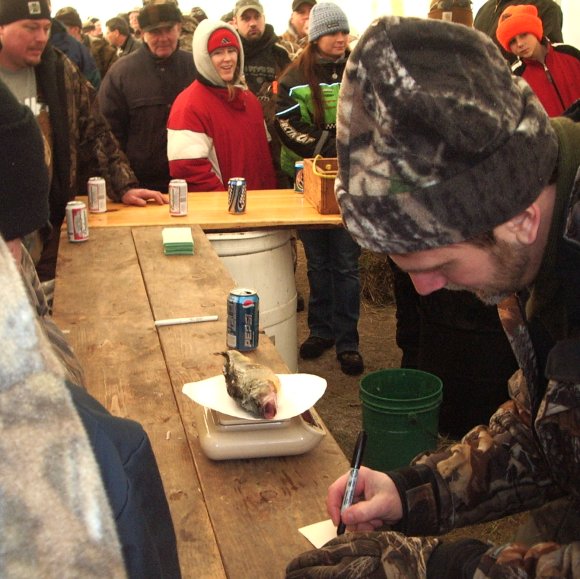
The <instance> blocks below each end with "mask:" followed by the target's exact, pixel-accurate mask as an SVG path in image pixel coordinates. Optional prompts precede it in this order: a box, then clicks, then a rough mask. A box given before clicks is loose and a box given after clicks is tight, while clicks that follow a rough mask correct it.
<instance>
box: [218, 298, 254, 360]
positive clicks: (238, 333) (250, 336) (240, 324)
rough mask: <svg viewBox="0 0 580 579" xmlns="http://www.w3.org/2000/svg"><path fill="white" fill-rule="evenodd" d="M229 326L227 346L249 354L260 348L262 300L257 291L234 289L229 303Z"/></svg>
mask: <svg viewBox="0 0 580 579" xmlns="http://www.w3.org/2000/svg"><path fill="white" fill-rule="evenodd" d="M227 310H228V324H227V336H226V344H227V346H228V348H232V349H234V350H239V351H240V352H248V351H250V350H255V349H256V348H257V347H258V326H259V321H260V320H259V318H260V298H259V297H258V293H257V292H256V290H253V289H248V288H234V289H233V290H232V291H231V292H230V295H229V296H228V302H227Z"/></svg>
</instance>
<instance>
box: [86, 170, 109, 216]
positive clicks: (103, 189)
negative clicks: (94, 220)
mask: <svg viewBox="0 0 580 579" xmlns="http://www.w3.org/2000/svg"><path fill="white" fill-rule="evenodd" d="M87 194H88V196H89V211H90V212H91V213H105V212H106V211H107V184H106V183H105V180H104V179H103V178H102V177H91V178H90V179H89V180H88V182H87Z"/></svg>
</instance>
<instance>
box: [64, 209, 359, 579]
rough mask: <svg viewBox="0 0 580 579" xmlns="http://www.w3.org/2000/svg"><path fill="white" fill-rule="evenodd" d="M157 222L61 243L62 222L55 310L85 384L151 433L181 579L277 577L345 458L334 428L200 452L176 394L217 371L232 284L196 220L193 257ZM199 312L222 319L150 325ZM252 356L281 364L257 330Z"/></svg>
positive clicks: (190, 405)
mask: <svg viewBox="0 0 580 579" xmlns="http://www.w3.org/2000/svg"><path fill="white" fill-rule="evenodd" d="M149 209H151V208H146V211H148V210H149ZM161 230H162V227H160V226H154V227H152V226H145V227H143V226H142V227H107V228H92V229H91V231H90V239H89V240H88V241H87V242H83V243H70V242H68V240H67V237H66V231H65V230H63V232H62V234H61V235H62V237H61V243H60V252H59V259H58V268H57V276H56V287H55V298H54V318H55V320H56V322H57V323H58V324H59V326H60V327H61V328H62V329H63V330H64V331H65V332H66V333H67V334H68V339H69V342H70V344H71V345H72V346H73V348H74V350H75V351H76V353H77V355H78V357H79V358H80V360H81V362H82V364H83V366H84V369H85V372H86V378H87V388H88V390H89V392H90V393H91V394H92V395H93V396H94V397H95V398H97V399H98V400H99V401H100V402H101V403H102V404H103V405H105V406H106V407H107V408H108V409H109V410H110V411H111V412H112V413H113V414H115V415H118V416H125V417H128V418H132V419H134V420H137V421H138V422H140V423H141V424H142V425H143V427H144V428H145V430H146V431H147V433H148V435H149V437H150V438H151V442H152V445H153V449H154V452H155V455H156V457H157V461H158V464H159V469H160V472H161V476H162V479H163V483H164V487H165V492H166V495H167V498H168V501H169V506H170V509H171V513H172V517H173V522H174V526H175V530H176V535H177V541H178V549H179V557H180V563H181V568H182V573H183V577H184V578H188V577H196V578H197V577H208V578H210V577H211V578H212V579H214V578H219V577H231V578H234V579H239V578H246V577H248V578H257V577H268V578H276V577H283V575H284V569H285V567H286V565H287V563H288V562H289V561H290V560H291V559H292V558H293V557H295V556H296V555H298V554H299V553H301V552H303V551H306V550H308V549H310V548H312V546H311V545H310V543H309V542H308V541H307V540H306V539H305V538H304V537H303V536H302V535H301V534H300V533H299V532H298V528H300V527H302V526H304V525H308V524H311V523H314V522H317V521H321V520H323V519H325V518H327V513H326V507H325V499H326V491H327V487H328V485H329V484H330V483H331V482H332V481H334V480H335V478H336V477H338V476H339V475H340V474H342V473H343V472H345V471H346V470H347V469H348V461H347V459H346V458H345V456H344V454H343V453H342V451H341V450H340V448H339V446H338V445H337V443H336V441H335V440H334V439H333V437H332V435H331V434H330V433H327V435H326V436H325V437H324V438H323V440H322V442H321V443H320V444H319V445H318V446H317V447H316V448H314V449H313V450H311V451H309V452H308V453H306V454H303V455H299V456H289V457H279V458H261V459H243V460H226V461H213V460H210V459H209V458H207V457H206V456H205V455H204V454H203V452H202V450H201V447H200V444H199V440H198V437H199V430H198V425H197V424H196V412H195V408H196V404H195V403H194V402H193V401H192V400H190V399H189V398H187V397H186V396H185V395H184V394H183V393H182V391H181V390H182V386H183V384H184V383H187V382H193V381H196V380H200V379H203V378H207V377H211V376H215V375H217V374H220V372H221V367H222V360H223V359H222V358H221V356H215V355H214V353H215V352H218V351H220V350H223V349H224V348H225V334H226V298H227V295H228V293H229V291H230V289H231V288H232V287H233V286H234V282H233V280H232V279H231V277H230V275H229V274H228V272H227V271H226V269H225V268H224V266H223V265H222V263H221V261H220V259H219V258H218V256H217V255H216V253H215V252H214V250H213V249H212V247H211V245H210V243H209V241H208V240H207V239H206V237H205V235H204V233H203V231H202V230H201V228H200V227H199V226H196V225H194V226H192V234H193V238H194V242H195V255H194V256H170V257H168V256H165V255H164V254H163V249H162V241H161ZM203 314H217V315H218V316H219V319H218V321H215V322H206V323H200V324H185V325H176V326H167V327H160V328H156V327H155V326H154V320H156V319H167V318H178V317H187V316H191V315H203ZM251 355H252V357H253V358H254V359H255V360H257V361H258V362H260V363H263V364H267V365H269V366H270V367H272V368H273V369H274V370H275V371H277V372H279V373H284V372H287V368H286V367H285V366H284V364H283V362H282V359H281V358H280V356H279V354H278V353H277V351H276V349H275V348H274V347H273V345H272V344H271V343H270V342H269V340H268V339H267V338H266V337H265V336H263V335H262V336H261V338H260V345H259V348H258V349H257V350H256V351H255V352H253V353H252V354H251ZM327 395H328V394H327Z"/></svg>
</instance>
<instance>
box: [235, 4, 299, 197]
mask: <svg viewBox="0 0 580 579" xmlns="http://www.w3.org/2000/svg"><path fill="white" fill-rule="evenodd" d="M234 26H235V27H236V28H237V30H238V33H239V35H240V37H241V39H242V46H243V49H244V77H245V79H246V83H247V84H248V88H249V89H250V90H251V91H252V92H253V93H254V94H255V95H256V96H257V97H258V100H259V101H260V104H261V105H262V112H263V115H264V120H265V121H266V126H267V127H268V132H269V133H270V136H271V137H272V140H271V142H270V149H271V151H272V159H273V160H274V164H275V166H276V172H277V173H278V174H279V178H278V181H279V186H284V187H286V186H287V184H286V182H285V178H284V177H282V175H281V173H280V169H279V159H280V141H279V139H278V137H277V135H276V131H275V128H274V114H275V112H276V104H275V100H276V82H275V81H276V80H277V79H278V77H279V76H280V73H281V72H282V71H283V70H284V69H285V68H286V67H287V66H288V65H289V64H290V56H289V55H288V52H287V51H286V49H285V48H283V47H282V45H281V44H280V39H279V37H278V36H277V35H276V33H275V32H274V28H273V27H272V25H271V24H266V16H265V15H264V8H263V7H262V5H261V4H260V1H259V0H238V2H237V3H236V6H235V8H234Z"/></svg>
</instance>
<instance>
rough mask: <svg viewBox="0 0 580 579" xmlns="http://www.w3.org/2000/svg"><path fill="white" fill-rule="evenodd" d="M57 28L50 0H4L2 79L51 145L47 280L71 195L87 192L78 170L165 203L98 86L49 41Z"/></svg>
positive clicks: (127, 193) (43, 273)
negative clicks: (111, 123) (128, 149)
mask: <svg viewBox="0 0 580 579" xmlns="http://www.w3.org/2000/svg"><path fill="white" fill-rule="evenodd" d="M50 27H51V19H50V9H49V5H48V3H47V2H46V0H35V1H34V2H29V1H27V0H2V2H1V3H0V78H1V79H2V80H4V82H6V84H7V85H8V86H9V88H10V89H11V90H12V92H13V94H14V95H15V96H16V98H17V99H18V100H19V101H20V102H21V103H24V104H26V105H28V106H29V108H30V109H31V110H32V112H33V113H34V115H35V116H36V117H37V121H38V123H39V125H40V127H41V129H42V131H43V133H44V135H45V137H46V139H47V142H48V143H49V144H50V148H51V154H50V167H49V171H50V174H51V185H50V197H49V203H50V223H51V225H52V227H53V231H52V235H51V236H50V237H49V238H48V239H46V240H45V243H44V248H43V252H42V256H41V259H40V263H38V264H37V269H38V272H39V276H40V278H41V280H42V281H45V280H51V279H53V278H54V276H55V270H56V258H57V253H58V244H59V240H60V227H61V225H62V223H63V220H64V215H65V207H66V204H67V202H68V201H70V200H71V199H73V198H74V197H75V195H77V194H78V193H83V194H84V193H85V188H84V184H83V183H81V184H80V185H79V184H78V183H77V174H78V172H79V171H80V172H82V173H83V174H87V173H89V172H90V173H92V174H93V175H98V176H101V177H103V178H104V179H105V180H106V183H107V193H108V195H109V196H110V197H111V198H112V199H114V200H115V201H122V202H123V203H126V204H129V205H146V204H147V201H148V200H153V201H155V202H157V203H160V204H163V203H166V202H167V200H166V199H164V197H163V196H162V195H161V193H160V192H159V191H152V190H149V189H142V188H140V187H139V183H138V180H137V178H136V177H135V174H134V173H133V171H132V170H131V167H130V165H129V162H128V161H127V157H126V156H125V154H124V153H123V152H122V150H121V149H120V148H119V145H118V143H117V141H116V139H115V138H114V136H113V134H112V133H111V131H110V129H109V127H108V125H107V122H106V120H105V119H104V117H103V116H102V115H101V114H100V113H99V112H98V111H97V109H96V107H95V105H94V90H93V88H92V87H91V85H90V84H89V83H88V82H87V81H86V80H85V79H84V78H83V77H82V75H81V73H80V72H79V70H78V69H77V68H76V66H74V65H73V64H72V63H71V61H70V60H69V59H68V58H66V57H65V56H64V55H63V54H62V53H61V52H60V51H58V50H56V49H55V48H53V47H52V46H51V45H50V44H48V35H49V31H50Z"/></svg>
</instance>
